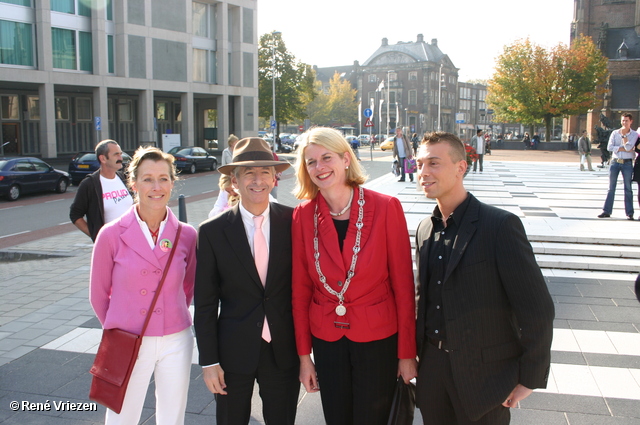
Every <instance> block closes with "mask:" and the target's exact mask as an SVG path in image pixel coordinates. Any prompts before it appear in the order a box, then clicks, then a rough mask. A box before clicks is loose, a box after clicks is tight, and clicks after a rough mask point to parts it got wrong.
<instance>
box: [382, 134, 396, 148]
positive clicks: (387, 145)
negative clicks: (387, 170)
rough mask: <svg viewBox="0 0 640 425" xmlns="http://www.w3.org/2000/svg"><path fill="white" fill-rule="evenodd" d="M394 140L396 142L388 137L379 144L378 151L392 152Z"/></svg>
mask: <svg viewBox="0 0 640 425" xmlns="http://www.w3.org/2000/svg"><path fill="white" fill-rule="evenodd" d="M395 140H396V138H395V137H388V138H387V140H385V141H384V142H382V143H380V149H381V150H383V151H386V150H393V144H394V143H395Z"/></svg>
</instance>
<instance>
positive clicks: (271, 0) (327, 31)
mask: <svg viewBox="0 0 640 425" xmlns="http://www.w3.org/2000/svg"><path fill="white" fill-rule="evenodd" d="M257 3H258V38H259V37H260V36H261V35H262V34H265V33H267V32H271V31H280V32H281V33H282V38H283V39H284V42H285V44H286V46H287V49H288V50H289V52H291V53H292V54H293V55H294V56H295V57H296V59H298V60H300V61H302V62H304V63H307V64H309V65H317V66H318V67H320V68H323V67H330V66H343V65H351V64H353V61H355V60H357V61H359V62H360V64H363V63H364V62H365V61H366V60H367V59H368V58H369V57H370V56H371V55H372V54H373V53H374V52H375V51H376V50H377V49H378V47H380V45H381V44H382V39H383V38H384V37H386V38H387V39H388V40H389V44H390V45H392V44H396V43H398V42H399V41H403V42H407V41H412V42H414V41H416V39H417V35H418V34H423V35H424V40H425V41H426V42H428V43H430V42H431V39H433V38H437V39H438V47H440V50H442V52H443V53H444V54H446V55H448V56H449V58H450V59H451V61H452V62H453V64H454V65H455V66H456V67H457V68H459V69H460V70H459V80H460V81H469V80H477V79H482V80H488V79H490V78H491V76H492V74H493V70H494V65H495V60H496V58H497V57H498V56H499V55H500V54H501V53H502V52H503V51H504V47H505V46H506V45H509V44H511V43H513V42H514V41H516V40H518V39H524V38H527V37H528V38H529V39H531V41H533V42H535V43H537V44H539V45H542V46H544V47H552V46H555V45H557V44H558V43H565V44H568V43H569V30H570V26H571V21H572V19H573V3H574V0H438V1H434V0H423V1H420V0H385V1H383V0H322V1H314V0H297V1H289V0H257Z"/></svg>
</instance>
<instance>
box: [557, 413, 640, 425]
mask: <svg viewBox="0 0 640 425" xmlns="http://www.w3.org/2000/svg"><path fill="white" fill-rule="evenodd" d="M567 419H568V420H569V424H571V425H638V424H640V421H638V419H636V418H623V417H612V416H603V415H587V414H584V413H571V412H569V413H567Z"/></svg>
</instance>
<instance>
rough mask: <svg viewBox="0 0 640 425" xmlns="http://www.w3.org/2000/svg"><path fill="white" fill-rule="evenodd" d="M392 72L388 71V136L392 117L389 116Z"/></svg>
mask: <svg viewBox="0 0 640 425" xmlns="http://www.w3.org/2000/svg"><path fill="white" fill-rule="evenodd" d="M392 72H393V70H389V71H387V136H388V135H389V126H390V124H391V117H390V116H389V98H390V93H389V90H390V89H391V73H392ZM396 100H397V99H396ZM396 119H397V117H396Z"/></svg>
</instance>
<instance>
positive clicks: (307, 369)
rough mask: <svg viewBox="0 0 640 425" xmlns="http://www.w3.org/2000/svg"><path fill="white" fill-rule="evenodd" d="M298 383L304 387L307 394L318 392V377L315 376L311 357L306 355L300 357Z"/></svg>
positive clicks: (314, 367)
mask: <svg viewBox="0 0 640 425" xmlns="http://www.w3.org/2000/svg"><path fill="white" fill-rule="evenodd" d="M300 382H302V385H304V389H305V390H307V392H308V393H317V392H318V391H320V386H319V385H318V376H317V375H316V366H315V365H314V364H313V361H311V356H310V355H309V354H306V355H304V356H300Z"/></svg>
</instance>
